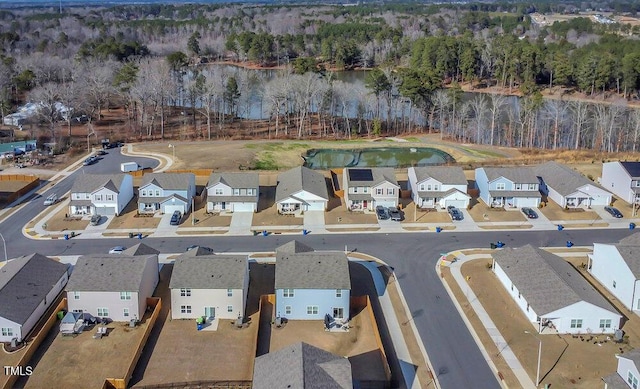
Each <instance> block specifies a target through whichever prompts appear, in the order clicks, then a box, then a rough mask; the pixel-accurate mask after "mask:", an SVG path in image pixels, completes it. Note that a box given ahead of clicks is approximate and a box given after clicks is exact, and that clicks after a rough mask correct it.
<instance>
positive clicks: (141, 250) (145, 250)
mask: <svg viewBox="0 0 640 389" xmlns="http://www.w3.org/2000/svg"><path fill="white" fill-rule="evenodd" d="M122 254H126V255H154V254H155V255H157V254H160V251H158V250H156V249H154V248H153V247H149V246H147V245H146V244H144V243H138V244H137V245H135V246H131V247H129V248H128V249H126V250H124V251H123V252H122Z"/></svg>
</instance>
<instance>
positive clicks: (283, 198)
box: [276, 166, 329, 215]
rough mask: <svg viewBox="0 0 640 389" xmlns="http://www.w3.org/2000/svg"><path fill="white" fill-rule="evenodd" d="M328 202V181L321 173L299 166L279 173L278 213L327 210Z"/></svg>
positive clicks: (277, 189) (277, 187)
mask: <svg viewBox="0 0 640 389" xmlns="http://www.w3.org/2000/svg"><path fill="white" fill-rule="evenodd" d="M328 202H329V192H328V190H327V183H326V181H325V179H324V176H323V175H322V174H321V173H318V172H316V171H314V170H311V169H309V168H306V167H304V166H298V167H295V168H293V169H291V170H287V171H286V172H283V173H280V174H278V184H277V186H276V204H277V208H278V213H281V214H296V215H298V214H300V213H301V212H304V211H325V210H326V209H327V203H328Z"/></svg>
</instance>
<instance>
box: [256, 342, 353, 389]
mask: <svg viewBox="0 0 640 389" xmlns="http://www.w3.org/2000/svg"><path fill="white" fill-rule="evenodd" d="M281 388H282V389H352V388H353V376H352V373H351V363H350V362H349V360H348V359H347V358H344V357H340V356H337V355H334V354H331V353H330V352H328V351H324V350H322V349H319V348H317V347H314V346H311V345H309V344H307V343H304V342H300V343H295V344H293V345H291V346H288V347H286V348H283V349H281V350H278V351H274V352H271V353H269V354H265V355H262V356H259V357H258V358H256V359H255V362H254V369H253V389H281Z"/></svg>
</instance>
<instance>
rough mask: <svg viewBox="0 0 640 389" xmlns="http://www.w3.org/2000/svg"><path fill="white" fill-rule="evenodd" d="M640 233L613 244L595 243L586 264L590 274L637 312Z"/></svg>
mask: <svg viewBox="0 0 640 389" xmlns="http://www.w3.org/2000/svg"><path fill="white" fill-rule="evenodd" d="M639 252H640V233H635V234H632V235H630V236H628V237H626V238H624V239H622V240H620V242H618V243H615V244H605V243H594V244H593V254H590V255H589V264H588V266H587V268H588V269H589V273H591V275H593V278H595V279H596V280H598V282H599V283H600V284H601V285H602V286H604V287H605V288H607V290H609V291H610V292H611V294H613V295H614V296H616V298H617V299H618V300H619V301H620V302H621V303H622V304H624V306H625V307H627V308H628V309H630V310H632V311H633V312H635V313H636V314H640V256H639V255H638V253H639Z"/></svg>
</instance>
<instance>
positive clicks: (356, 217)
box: [324, 197, 378, 225]
mask: <svg viewBox="0 0 640 389" xmlns="http://www.w3.org/2000/svg"><path fill="white" fill-rule="evenodd" d="M328 208H329V210H328V211H326V212H325V213H324V222H325V224H327V225H331V224H378V219H377V217H376V215H375V213H372V212H363V211H349V210H348V209H347V207H346V205H345V204H344V199H342V198H339V197H332V198H331V199H330V200H329V205H328Z"/></svg>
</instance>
